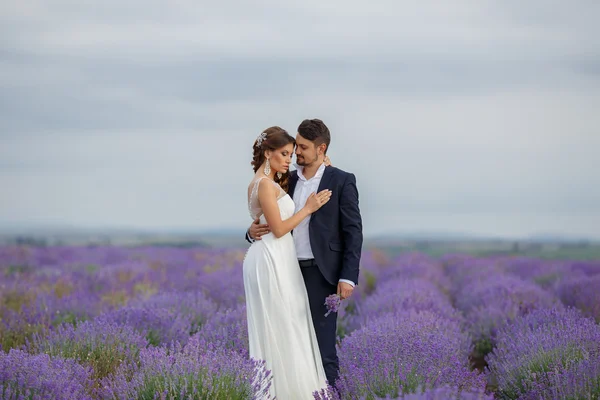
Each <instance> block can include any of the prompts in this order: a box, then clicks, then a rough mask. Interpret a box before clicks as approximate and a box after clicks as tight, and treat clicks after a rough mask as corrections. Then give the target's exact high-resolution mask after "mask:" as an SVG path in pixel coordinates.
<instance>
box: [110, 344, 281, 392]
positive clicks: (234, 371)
mask: <svg viewBox="0 0 600 400" xmlns="http://www.w3.org/2000/svg"><path fill="white" fill-rule="evenodd" d="M270 385H271V375H270V372H269V371H267V370H266V369H265V363H264V361H254V360H250V359H248V358H246V357H244V356H242V355H240V354H238V353H237V352H234V351H230V350H228V349H224V348H221V347H217V346H214V345H212V344H211V343H208V342H206V341H204V340H203V339H202V337H201V336H199V335H194V336H193V337H192V338H190V341H189V342H188V344H187V345H186V346H185V347H181V345H179V344H178V343H176V344H174V345H171V346H169V347H152V348H148V349H144V350H142V351H141V353H140V368H139V369H138V370H136V371H135V372H134V374H133V376H132V378H128V377H127V371H125V372H124V373H119V374H117V376H116V377H115V378H114V379H111V380H105V381H103V387H104V389H103V393H102V394H103V397H104V398H106V399H124V398H128V399H130V398H143V399H146V398H148V399H154V398H188V397H190V398H200V399H254V398H261V399H263V398H264V399H269V398H270V397H269V395H268V391H269V387H270Z"/></svg>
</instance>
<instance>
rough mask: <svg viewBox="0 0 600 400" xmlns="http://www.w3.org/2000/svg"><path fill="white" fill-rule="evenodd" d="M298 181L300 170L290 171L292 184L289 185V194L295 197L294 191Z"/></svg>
mask: <svg viewBox="0 0 600 400" xmlns="http://www.w3.org/2000/svg"><path fill="white" fill-rule="evenodd" d="M297 183H298V172H296V171H292V172H291V173H290V186H289V187H288V194H289V195H290V197H291V198H292V199H293V198H294V191H295V190H296V184H297Z"/></svg>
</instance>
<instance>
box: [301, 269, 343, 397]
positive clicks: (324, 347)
mask: <svg viewBox="0 0 600 400" xmlns="http://www.w3.org/2000/svg"><path fill="white" fill-rule="evenodd" d="M300 270H301V271H302V276H303V277H304V283H305V285H306V291H307V292H308V302H309V303H310V313H311V314H312V320H313V324H314V326H315V332H316V334H317V341H318V342H319V351H320V352H321V359H322V361H323V369H324V370H325V375H326V376H327V380H328V381H329V384H330V385H331V386H333V385H334V384H335V381H336V380H337V378H338V374H339V368H340V367H339V365H340V363H339V360H338V356H337V351H336V348H335V344H336V337H337V313H331V314H329V315H328V316H327V317H325V313H327V307H326V306H325V298H326V297H327V296H329V295H331V294H334V293H336V292H337V285H332V284H330V283H329V282H327V280H325V278H324V277H323V275H322V274H321V271H319V267H318V266H317V265H316V264H315V263H314V261H313V262H312V263H311V262H307V261H300Z"/></svg>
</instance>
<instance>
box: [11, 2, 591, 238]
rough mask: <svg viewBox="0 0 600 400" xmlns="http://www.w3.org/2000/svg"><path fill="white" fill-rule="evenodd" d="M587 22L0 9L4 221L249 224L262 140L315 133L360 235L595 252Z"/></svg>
mask: <svg viewBox="0 0 600 400" xmlns="http://www.w3.org/2000/svg"><path fill="white" fill-rule="evenodd" d="M598 11H600V6H599V5H598V4H597V3H596V2H593V1H580V2H577V3H576V4H575V3H569V4H568V3H564V2H559V1H550V2H548V1H543V2H542V1H541V0H535V1H532V2H527V3H522V2H517V1H513V0H510V1H505V2H501V3H498V2H494V1H482V2H471V1H467V0H463V1H455V2H452V4H450V3H448V4H440V3H439V2H433V1H423V2H418V3H409V2H400V3H398V2H392V1H384V2H378V3H376V4H371V5H367V4H366V3H360V2H341V1H333V2H326V3H323V2H317V1H313V0H309V1H306V2H302V3H298V4H294V5H288V4H282V3H278V2H275V1H266V0H265V1H257V2H252V3H244V4H237V3H234V2H231V1H225V2H220V3H219V4H199V3H197V2H192V1H187V0H180V1H176V2H171V3H168V2H161V1H158V0H151V1H147V2H138V1H133V0H130V1H124V2H123V1H122V2H117V1H106V2H102V3H95V2H88V1H73V0H59V1H56V2H53V3H52V5H50V4H48V3H45V2H41V1H24V2H12V3H11V4H9V3H4V4H1V5H0V37H1V38H2V39H0V92H1V96H0V184H1V185H2V187H5V188H8V189H9V191H10V193H11V196H10V197H7V198H4V199H3V200H2V202H1V203H0V205H1V206H2V207H1V210H0V221H3V220H4V221H11V222H14V223H17V222H19V221H26V222H32V223H35V222H36V221H38V222H39V221H53V222H56V223H61V222H66V223H70V224H84V225H94V224H96V225H98V224H101V225H119V226H141V227H160V226H175V227H176V226H190V227H191V226H197V227H208V226H211V227H214V226H219V225H226V226H243V225H244V224H245V223H246V218H247V216H246V212H245V195H244V193H245V186H246V184H247V181H248V180H249V178H250V169H249V164H248V163H249V153H250V150H249V147H250V146H251V143H252V141H253V139H254V138H255V137H256V135H257V134H258V133H260V131H261V130H262V129H264V128H266V127H268V126H270V125H280V126H283V127H285V128H287V129H288V130H289V131H290V132H291V133H294V132H295V128H296V126H297V125H298V123H299V122H300V121H301V120H302V119H304V118H307V117H321V118H322V119H324V120H325V121H326V123H327V124H328V125H329V127H330V128H331V130H332V135H333V143H332V147H331V155H332V158H333V159H334V163H336V165H338V166H339V167H341V168H343V169H346V170H351V171H353V172H355V173H356V174H357V177H358V179H359V186H360V189H361V199H362V204H363V212H364V214H365V220H366V221H365V227H366V230H368V231H369V232H382V231H389V230H393V229H396V228H406V229H418V228H419V221H422V223H423V224H424V225H427V226H430V228H432V229H433V228H436V227H437V229H440V230H444V229H450V228H451V229H457V228H460V227H459V226H456V225H457V224H456V223H455V222H452V221H453V220H452V216H453V215H463V216H464V215H471V217H468V218H467V217H466V216H465V221H467V219H468V220H469V221H470V222H469V223H468V224H469V229H468V230H473V231H478V230H479V231H484V230H488V229H489V228H488V226H489V221H493V220H494V218H498V217H497V216H499V215H503V216H504V217H502V218H503V221H512V222H510V223H508V222H507V223H504V226H503V227H498V229H499V230H502V231H503V232H505V233H507V234H525V233H527V232H531V231H536V230H537V229H536V227H537V226H540V227H542V225H543V226H544V229H546V228H548V229H550V228H552V227H554V228H552V229H556V230H565V231H569V232H577V231H578V229H580V230H581V232H584V231H585V232H586V234H593V235H596V236H597V237H600V231H595V230H594V229H593V228H590V226H588V225H586V224H583V223H582V222H581V221H582V220H583V219H582V218H583V217H582V215H587V216H588V217H589V218H588V220H594V218H596V217H597V216H598V215H600V172H598V171H600V166H599V165H598V161H597V155H596V153H597V152H596V150H595V149H597V148H600V147H599V146H600V135H598V133H597V129H595V128H596V127H597V126H599V125H600V116H598V113H597V111H596V110H597V109H598V108H599V106H600V74H599V71H600V67H599V66H600V34H599V33H600V32H599V28H598V27H597V24H596V21H595V18H594V16H595V15H598ZM41 199H43V201H42V200H41ZM530 214H531V215H534V216H535V215H537V217H531V219H529V221H530V223H528V224H525V223H522V221H525V220H527V219H526V218H519V217H515V216H517V215H521V216H522V215H530ZM428 215H429V216H430V217H428ZM472 215H479V216H478V217H473V216H472ZM509 215H512V216H513V217H509ZM540 215H545V217H541V216H540ZM394 216H395V217H394ZM402 216H404V217H402ZM413 216H418V217H414V218H413ZM553 216H557V217H556V218H555V219H553ZM558 216H562V217H558ZM392 221H396V222H394V223H392ZM435 221H438V222H437V223H436V222H435ZM478 221H479V222H478ZM519 221H521V222H519ZM544 221H545V222H544ZM569 221H570V222H569ZM403 224H407V225H406V226H403ZM436 224H437V225H436ZM465 224H467V223H466V222H465ZM561 224H562V225H561ZM565 224H566V225H565ZM584 225H585V226H584Z"/></svg>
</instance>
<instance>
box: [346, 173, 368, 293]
mask: <svg viewBox="0 0 600 400" xmlns="http://www.w3.org/2000/svg"><path fill="white" fill-rule="evenodd" d="M340 225H341V229H342V237H343V238H344V258H343V261H342V273H341V275H340V279H348V280H350V281H352V282H354V283H356V284H357V283H358V269H359V264H360V255H361V251H362V244H363V233H362V218H361V216H360V209H359V207H358V189H357V187H356V177H355V176H354V174H348V176H347V177H346V181H345V182H344V186H343V188H342V195H341V198H340Z"/></svg>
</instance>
